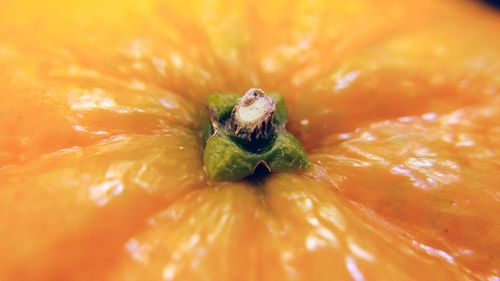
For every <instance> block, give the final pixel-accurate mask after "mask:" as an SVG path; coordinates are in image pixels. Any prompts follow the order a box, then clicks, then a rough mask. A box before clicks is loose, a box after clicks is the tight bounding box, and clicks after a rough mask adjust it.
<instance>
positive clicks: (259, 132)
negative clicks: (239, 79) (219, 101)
mask: <svg viewBox="0 0 500 281" xmlns="http://www.w3.org/2000/svg"><path fill="white" fill-rule="evenodd" d="M275 111H276V102H275V101H274V100H273V98H271V97H270V96H267V95H266V94H265V93H264V91H262V90H261V89H255V88H254V89H250V90H248V91H247V92H246V93H245V95H244V96H243V97H241V98H240V99H239V100H238V103H237V104H236V106H235V107H234V108H233V111H232V113H231V121H230V122H229V123H230V131H231V133H232V135H233V136H234V137H237V138H239V139H242V140H245V141H247V142H252V143H261V142H262V141H266V140H269V139H270V138H272V136H273V135H274V133H275V128H274V126H273V123H272V120H273V114H274V112H275Z"/></svg>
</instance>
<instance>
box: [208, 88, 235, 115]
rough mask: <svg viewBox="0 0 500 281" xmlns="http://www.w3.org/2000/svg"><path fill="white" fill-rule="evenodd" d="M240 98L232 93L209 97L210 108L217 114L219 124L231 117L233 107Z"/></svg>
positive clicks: (211, 111)
mask: <svg viewBox="0 0 500 281" xmlns="http://www.w3.org/2000/svg"><path fill="white" fill-rule="evenodd" d="M238 98H239V97H238V96H237V95H235V94H231V93H217V94H212V95H210V96H208V101H207V104H208V108H209V110H210V113H213V114H215V117H216V119H217V121H218V122H223V121H224V120H226V119H227V118H229V117H230V116H231V111H232V110H233V107H234V106H235V105H236V103H237V102H238Z"/></svg>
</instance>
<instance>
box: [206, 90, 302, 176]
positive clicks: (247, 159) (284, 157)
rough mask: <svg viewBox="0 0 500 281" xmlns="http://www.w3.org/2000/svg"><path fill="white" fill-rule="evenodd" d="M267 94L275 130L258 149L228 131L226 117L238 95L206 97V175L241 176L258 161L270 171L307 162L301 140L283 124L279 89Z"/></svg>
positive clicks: (285, 119)
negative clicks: (271, 102) (273, 105)
mask: <svg viewBox="0 0 500 281" xmlns="http://www.w3.org/2000/svg"><path fill="white" fill-rule="evenodd" d="M270 96H271V97H272V98H273V100H274V101H275V102H276V111H275V112H274V115H273V119H272V124H273V126H274V127H275V130H276V132H274V134H273V136H272V139H270V140H268V141H267V144H265V145H264V146H263V147H259V148H258V149H250V148H249V147H248V145H245V144H246V143H244V142H243V141H242V140H240V139H239V138H235V137H234V136H233V135H232V134H231V132H230V131H228V130H230V129H231V128H230V127H228V122H230V120H228V119H229V118H230V115H231V111H232V110H233V108H234V106H235V105H236V103H237V101H238V96H236V95H234V94H212V95H210V96H209V97H208V110H209V112H210V115H211V119H213V120H211V122H207V124H206V125H205V126H204V131H203V139H204V140H205V142H206V144H205V151H204V153H203V160H204V164H205V170H206V172H207V174H208V176H209V178H211V179H212V180H218V181H220V180H238V179H242V178H245V177H248V176H250V175H252V174H253V173H254V171H255V169H256V168H257V166H258V165H259V164H262V165H264V166H265V167H266V168H267V169H269V171H270V172H284V171H289V170H294V169H297V170H303V169H306V168H307V167H309V166H310V165H309V161H308V160H307V155H306V153H305V151H304V148H303V146H302V144H300V142H299V141H298V140H297V139H296V138H295V137H294V136H293V135H292V134H290V133H288V132H287V131H286V130H285V128H284V126H285V124H286V121H287V117H288V113H287V109H286V105H285V101H284V98H283V96H281V95H280V94H279V93H272V94H270ZM211 124H212V125H211ZM214 127H215V128H214Z"/></svg>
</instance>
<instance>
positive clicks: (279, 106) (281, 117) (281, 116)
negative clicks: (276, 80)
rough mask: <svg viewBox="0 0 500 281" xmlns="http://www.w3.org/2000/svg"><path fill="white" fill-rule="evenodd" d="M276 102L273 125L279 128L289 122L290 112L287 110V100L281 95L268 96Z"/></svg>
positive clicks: (272, 94)
mask: <svg viewBox="0 0 500 281" xmlns="http://www.w3.org/2000/svg"><path fill="white" fill-rule="evenodd" d="M268 95H269V96H271V97H272V98H273V100H274V101H275V102H276V111H275V112H274V115H273V123H274V124H276V125H278V126H283V125H285V123H286V121H287V120H288V110H287V109H286V104H285V99H284V98H283V96H282V95H280V94H279V93H270V94H268Z"/></svg>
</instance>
